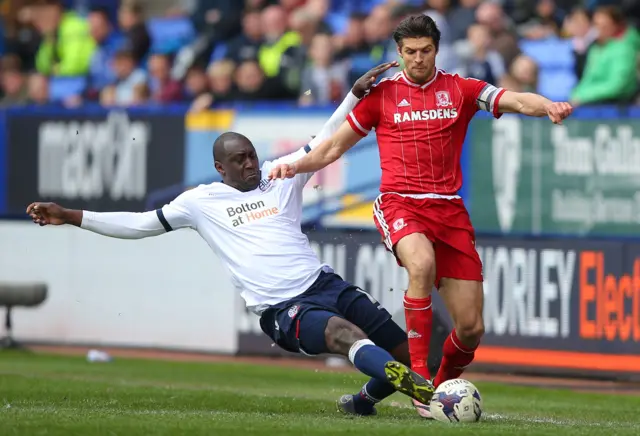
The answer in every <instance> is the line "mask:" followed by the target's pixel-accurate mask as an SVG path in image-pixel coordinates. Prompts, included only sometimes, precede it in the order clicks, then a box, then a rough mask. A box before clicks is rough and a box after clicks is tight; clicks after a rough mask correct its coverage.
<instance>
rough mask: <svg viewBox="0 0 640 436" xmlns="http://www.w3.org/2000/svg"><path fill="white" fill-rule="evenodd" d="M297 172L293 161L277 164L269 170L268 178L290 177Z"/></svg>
mask: <svg viewBox="0 0 640 436" xmlns="http://www.w3.org/2000/svg"><path fill="white" fill-rule="evenodd" d="M297 173H298V170H297V168H296V165H295V163H293V164H278V165H276V166H275V167H273V168H272V169H271V171H269V179H271V180H275V179H292V178H293V177H295V175H296V174H297Z"/></svg>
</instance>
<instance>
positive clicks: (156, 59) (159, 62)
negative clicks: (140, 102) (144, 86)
mask: <svg viewBox="0 0 640 436" xmlns="http://www.w3.org/2000/svg"><path fill="white" fill-rule="evenodd" d="M149 76H150V77H149V89H150V94H151V100H153V101H154V102H156V103H176V102H179V101H181V100H182V86H181V84H180V82H178V81H177V80H173V79H172V78H171V59H170V58H169V56H168V55H165V54H161V53H157V54H153V55H151V57H150V58H149Z"/></svg>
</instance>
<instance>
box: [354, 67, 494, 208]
mask: <svg viewBox="0 0 640 436" xmlns="http://www.w3.org/2000/svg"><path fill="white" fill-rule="evenodd" d="M504 91H505V90H504V89H501V88H496V87H495V86H493V85H491V84H488V83H486V82H483V81H481V80H476V79H466V78H462V77H460V76H458V75H453V74H447V73H445V72H444V71H441V70H438V71H436V75H435V76H434V78H433V79H432V80H430V81H429V82H427V83H425V84H422V85H420V84H417V83H414V82H412V81H411V80H410V79H409V78H408V77H407V76H406V75H405V74H404V71H402V72H399V73H397V74H395V75H394V76H393V77H390V78H387V79H383V80H381V81H380V83H378V84H377V85H375V86H374V87H372V88H371V91H370V92H369V94H367V95H366V96H365V97H364V98H363V99H362V100H361V101H360V102H359V103H358V104H357V105H356V107H355V108H354V110H353V111H352V112H351V113H350V114H349V115H348V116H347V121H348V122H349V124H350V125H351V128H352V129H353V130H354V131H356V132H358V133H359V134H361V135H362V136H366V135H367V134H368V133H369V131H370V130H371V129H375V131H376V137H377V140H378V148H379V151H380V166H381V168H382V183H381V186H380V192H397V193H400V194H425V193H429V194H442V195H454V194H457V192H458V190H459V189H460V188H461V187H462V169H461V167H460V155H461V153H462V144H463V143H464V138H465V135H466V134H467V128H468V127H469V122H470V121H471V118H472V117H473V116H474V115H475V113H476V112H477V111H478V110H484V111H487V112H490V113H492V114H493V115H494V116H495V117H496V118H499V117H500V114H499V113H498V101H499V100H500V97H501V96H502V94H503V93H504Z"/></svg>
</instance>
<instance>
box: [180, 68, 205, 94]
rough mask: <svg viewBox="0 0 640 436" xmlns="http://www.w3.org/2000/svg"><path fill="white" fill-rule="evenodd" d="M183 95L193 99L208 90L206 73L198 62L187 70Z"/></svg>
mask: <svg viewBox="0 0 640 436" xmlns="http://www.w3.org/2000/svg"><path fill="white" fill-rule="evenodd" d="M184 87H185V89H184V91H185V97H186V98H187V99H188V100H194V99H196V98H198V97H199V96H201V95H203V94H207V93H208V92H209V84H208V79H207V73H206V71H205V69H204V68H203V67H202V65H200V64H195V65H193V66H192V67H191V68H189V70H188V71H187V75H186V77H185V79H184Z"/></svg>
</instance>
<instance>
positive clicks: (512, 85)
mask: <svg viewBox="0 0 640 436" xmlns="http://www.w3.org/2000/svg"><path fill="white" fill-rule="evenodd" d="M497 86H499V87H501V88H504V89H506V90H508V91H513V92H520V89H522V87H521V86H520V83H519V82H518V81H517V80H516V79H515V78H514V77H513V76H512V75H511V74H510V73H507V74H505V75H504V76H502V78H501V79H500V80H499V81H498V83H497Z"/></svg>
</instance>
